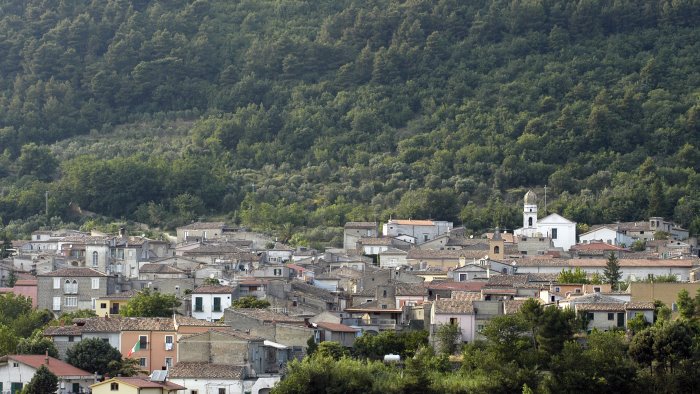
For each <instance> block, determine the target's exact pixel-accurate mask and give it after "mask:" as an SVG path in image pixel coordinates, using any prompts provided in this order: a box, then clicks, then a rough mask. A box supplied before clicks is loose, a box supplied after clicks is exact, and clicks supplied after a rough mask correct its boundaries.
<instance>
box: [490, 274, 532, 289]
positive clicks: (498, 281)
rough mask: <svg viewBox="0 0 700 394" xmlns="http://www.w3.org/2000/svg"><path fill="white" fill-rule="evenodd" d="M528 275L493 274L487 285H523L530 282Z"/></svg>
mask: <svg viewBox="0 0 700 394" xmlns="http://www.w3.org/2000/svg"><path fill="white" fill-rule="evenodd" d="M528 279H529V278H528V275H527V274H523V275H518V274H516V275H492V276H491V277H490V278H489V280H488V281H487V286H489V287H492V286H507V287H512V286H515V285H522V284H525V283H527V282H528Z"/></svg>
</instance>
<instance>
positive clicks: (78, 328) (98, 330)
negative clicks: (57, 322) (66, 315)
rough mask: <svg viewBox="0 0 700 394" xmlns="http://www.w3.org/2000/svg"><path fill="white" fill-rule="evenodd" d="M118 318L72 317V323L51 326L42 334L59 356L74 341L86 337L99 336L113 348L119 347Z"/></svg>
mask: <svg viewBox="0 0 700 394" xmlns="http://www.w3.org/2000/svg"><path fill="white" fill-rule="evenodd" d="M120 325H121V324H120V319H119V318H111V317H108V316H107V317H105V318H87V319H74V321H73V324H72V325H67V326H51V327H47V328H46V329H44V336H46V337H48V338H50V339H51V341H52V342H53V343H54V345H55V346H56V349H58V355H59V357H61V358H65V357H66V351H67V350H68V349H69V348H71V347H72V346H73V345H75V344H76V343H78V342H80V341H82V340H83V339H88V338H99V339H101V340H103V341H106V342H107V343H109V344H110V345H111V346H112V347H114V348H115V349H119V348H120V336H121V329H120Z"/></svg>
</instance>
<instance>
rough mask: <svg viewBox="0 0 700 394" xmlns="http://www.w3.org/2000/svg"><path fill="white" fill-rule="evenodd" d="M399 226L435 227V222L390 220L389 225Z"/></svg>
mask: <svg viewBox="0 0 700 394" xmlns="http://www.w3.org/2000/svg"><path fill="white" fill-rule="evenodd" d="M392 223H393V224H399V225H404V226H434V225H435V222H433V221H432V220H411V219H408V220H406V219H393V220H389V224H392Z"/></svg>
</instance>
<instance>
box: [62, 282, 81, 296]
mask: <svg viewBox="0 0 700 394" xmlns="http://www.w3.org/2000/svg"><path fill="white" fill-rule="evenodd" d="M63 293H65V294H78V281H76V280H75V279H73V281H71V280H70V279H66V282H65V283H64V284H63Z"/></svg>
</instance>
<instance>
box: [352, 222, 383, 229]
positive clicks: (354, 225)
mask: <svg viewBox="0 0 700 394" xmlns="http://www.w3.org/2000/svg"><path fill="white" fill-rule="evenodd" d="M345 228H359V229H376V228H377V222H347V223H345Z"/></svg>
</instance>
